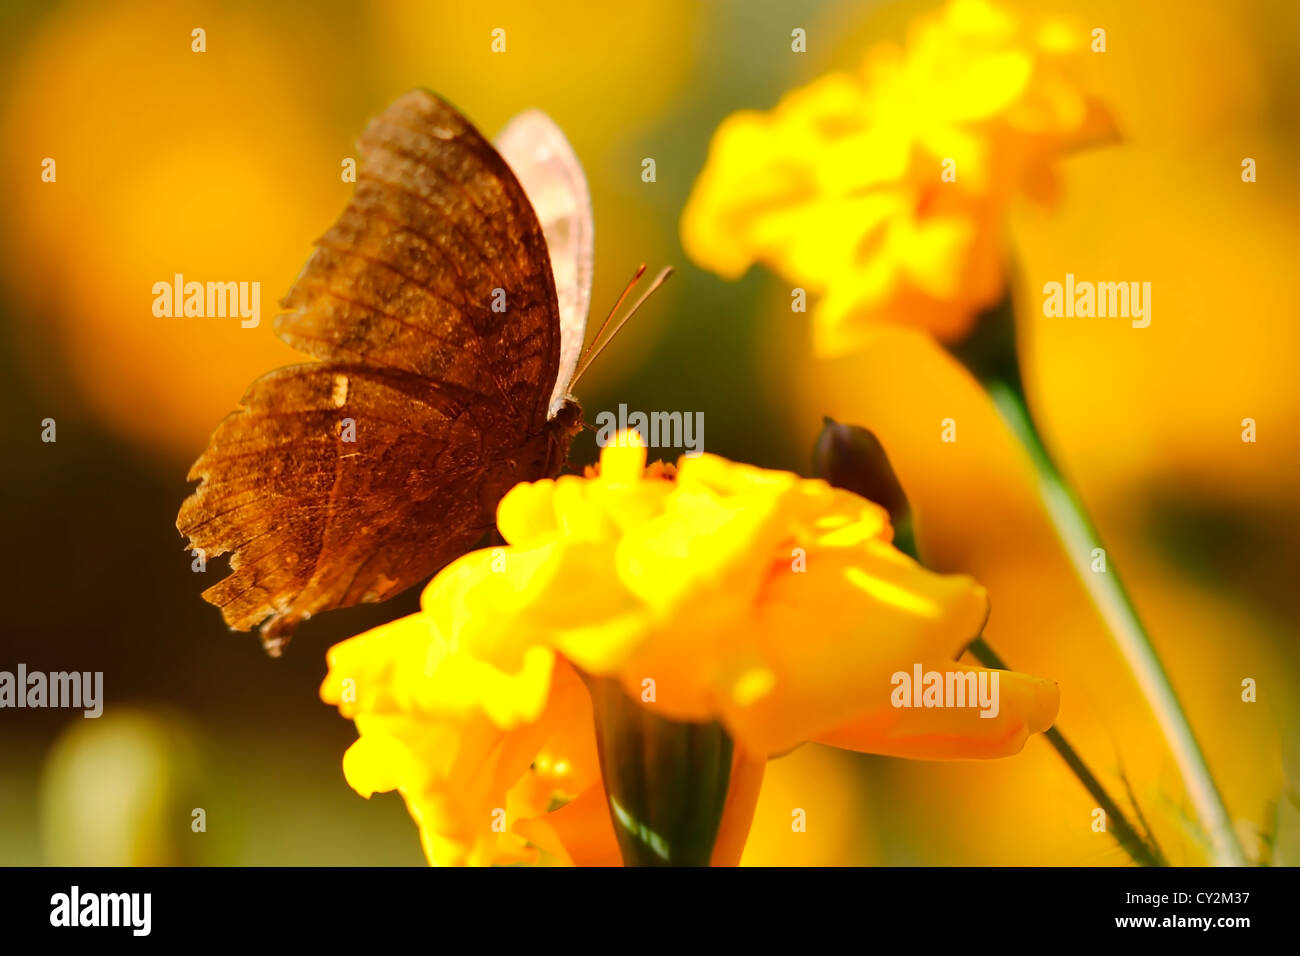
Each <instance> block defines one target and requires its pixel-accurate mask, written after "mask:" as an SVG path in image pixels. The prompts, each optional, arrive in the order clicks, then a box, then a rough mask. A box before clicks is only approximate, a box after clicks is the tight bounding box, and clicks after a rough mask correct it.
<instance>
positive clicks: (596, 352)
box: [569, 266, 673, 389]
mask: <svg viewBox="0 0 1300 956" xmlns="http://www.w3.org/2000/svg"><path fill="white" fill-rule="evenodd" d="M644 270H645V267H644V266H642V267H641V270H639V271H638V272H637V276H638V277H640V275H641V272H642V271H644ZM672 274H673V269H672V266H664V267H663V269H661V270H660V271H659V274H658V275H657V276H655V278H654V281H653V282H651V283H650V285H649V287H648V288H647V289H646V290H645V291H644V292H642V293H641V298H639V299H637V300H636V302H635V303H634V304H633V305H632V308H630V309H628V311H627V315H625V316H623V318H621V319H619V320H618V324H617V325H616V326H614V330H613V331H612V332H610V333H609V335H608V336H606V337H605V340H604V341H603V342H601V343H600V344H599V345H595V346H594V348H592V349H589V350H588V351H590V352H591V354H590V355H589V356H585V357H584V358H583V360H582V361H580V362H579V363H578V369H577V371H576V372H574V373H573V380H572V381H571V382H570V383H569V388H570V389H572V388H573V386H575V385H577V384H578V379H580V378H582V375H583V373H584V372H586V371H587V369H589V368H591V363H592V362H594V361H596V359H597V358H599V357H600V353H601V352H603V351H605V346H607V345H609V343H610V342H612V341H614V336H616V335H618V333H619V330H620V329H622V328H623V326H624V325H626V324H627V320H628V319H630V318H632V316H634V315H636V310H637V309H639V308H641V306H642V305H644V304H645V300H646V299H648V298H650V296H652V295H654V293H655V290H656V289H658V288H659V287H660V286H661V285H663V284H664V282H665V281H667V279H668V277H669V276H670V275H672ZM629 288H631V286H629ZM624 294H626V293H624ZM606 324H608V320H606ZM602 328H603V327H602ZM594 341H595V340H594V339H593V343H594Z"/></svg>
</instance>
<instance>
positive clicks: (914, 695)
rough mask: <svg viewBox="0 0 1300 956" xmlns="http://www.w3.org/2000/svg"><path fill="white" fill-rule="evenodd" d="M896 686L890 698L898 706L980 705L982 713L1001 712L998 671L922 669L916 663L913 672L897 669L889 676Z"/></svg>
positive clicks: (892, 684) (993, 713) (989, 715)
mask: <svg viewBox="0 0 1300 956" xmlns="http://www.w3.org/2000/svg"><path fill="white" fill-rule="evenodd" d="M889 683H890V685H891V686H892V687H893V688H894V691H893V693H892V694H890V695H889V702H890V703H891V704H892V705H893V706H895V707H971V708H976V707H978V708H979V712H980V716H981V717H989V718H993V717H996V716H997V715H998V711H999V710H1001V705H1000V704H999V702H998V672H997V671H975V670H970V671H947V672H946V673H945V672H942V671H922V668H921V665H920V664H913V665H912V673H910V674H909V673H908V672H907V671H895V672H894V674H893V676H892V677H890V679H889Z"/></svg>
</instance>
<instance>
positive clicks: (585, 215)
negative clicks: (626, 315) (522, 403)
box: [496, 110, 596, 417]
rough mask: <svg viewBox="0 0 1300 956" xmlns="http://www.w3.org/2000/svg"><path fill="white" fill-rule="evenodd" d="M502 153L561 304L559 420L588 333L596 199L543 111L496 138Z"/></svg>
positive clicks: (555, 394)
mask: <svg viewBox="0 0 1300 956" xmlns="http://www.w3.org/2000/svg"><path fill="white" fill-rule="evenodd" d="M496 145H497V149H498V150H500V152H501V155H502V157H504V159H505V160H506V162H507V163H509V164H510V168H511V169H513V170H514V172H515V175H516V176H517V177H518V178H519V182H520V184H522V185H523V187H524V191H525V192H526V193H527V194H528V198H529V200H531V201H532V204H533V210H534V211H535V212H536V213H537V218H538V221H540V222H541V225H542V231H543V233H545V235H546V246H547V249H548V250H549V252H550V256H551V268H552V270H553V271H554V274H555V291H556V294H557V296H558V299H559V304H560V363H559V374H558V375H557V376H556V380H555V387H554V389H552V391H551V396H550V404H549V414H550V415H551V416H552V417H554V415H555V413H556V412H557V411H558V410H559V408H560V406H561V405H562V404H563V403H564V400H565V399H566V398H572V396H571V395H569V382H570V381H571V380H572V378H573V372H574V369H575V368H576V367H577V365H578V355H579V353H580V352H581V351H582V343H583V340H584V339H585V338H586V334H587V310H588V308H589V307H590V305H591V282H592V274H593V261H594V255H595V237H596V230H595V223H594V222H593V219H592V215H591V194H590V192H588V190H587V177H586V176H585V175H584V174H583V171H582V164H581V163H579V162H578V157H577V154H576V153H574V151H573V147H572V146H570V145H569V141H568V140H567V139H565V137H564V133H563V132H562V131H561V130H560V128H559V127H558V126H557V125H556V124H555V122H554V121H553V120H552V119H551V118H550V117H549V116H547V115H546V114H545V113H543V112H541V111H540V110H528V111H526V112H524V113H520V114H519V115H518V116H516V117H515V118H514V119H512V120H511V121H510V122H509V123H507V124H506V126H505V128H504V129H502V130H501V132H500V133H499V134H497V138H496Z"/></svg>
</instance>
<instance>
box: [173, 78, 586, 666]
mask: <svg viewBox="0 0 1300 956" xmlns="http://www.w3.org/2000/svg"><path fill="white" fill-rule="evenodd" d="M360 152H361V159H362V164H361V170H360V172H359V175H358V182H357V189H356V192H355V194H354V196H353V198H352V200H351V201H350V202H349V203H348V206H347V208H346V209H345V210H344V212H343V214H342V215H341V216H340V218H339V220H338V222H337V223H335V224H334V226H333V227H332V228H331V229H330V230H329V231H328V232H326V233H325V235H324V236H322V237H321V238H320V239H319V240H318V242H317V246H316V249H315V251H314V252H313V254H312V256H311V258H310V259H309V261H308V263H307V265H306V266H305V268H304V269H303V272H302V275H301V276H300V277H299V279H298V281H297V282H296V283H295V285H294V287H293V289H292V290H291V291H290V293H289V295H288V297H287V298H286V299H285V301H284V305H285V307H286V308H288V309H291V310H292V311H291V312H290V313H288V314H286V315H282V316H280V317H279V318H278V319H277V321H276V331H277V333H278V334H279V335H280V336H281V337H282V338H283V339H285V341H287V342H289V343H290V344H291V345H293V346H295V347H297V348H299V349H301V350H302V351H304V352H307V353H308V354H311V355H313V356H316V357H317V358H319V359H322V360H323V361H321V362H318V363H312V364H307V365H299V366H292V367H289V368H283V369H278V370H276V371H274V372H271V373H270V374H268V375H265V376H263V377H262V378H260V379H258V380H257V381H256V382H254V383H253V385H252V386H251V387H250V388H249V390H248V392H247V394H245V396H244V398H243V400H242V402H241V405H240V408H239V409H237V410H236V411H235V412H234V413H233V414H231V415H230V416H228V417H227V418H226V419H225V421H223V422H222V423H221V425H220V426H218V428H217V429H216V431H215V432H214V433H213V436H212V439H211V441H210V443H209V445H208V449H207V451H205V452H204V454H203V455H202V457H200V458H199V460H198V461H197V462H196V463H195V465H194V467H193V468H192V469H191V472H190V479H191V480H194V479H201V483H200V485H199V487H198V488H197V489H196V490H195V491H194V493H193V494H192V495H191V496H190V497H189V498H188V499H187V500H186V501H185V503H184V504H183V505H182V507H181V511H180V515H179V517H178V519H177V527H178V528H179V529H180V531H181V532H182V534H185V535H187V536H188V537H189V539H190V545H189V546H190V547H191V548H197V549H202V550H203V551H204V552H205V553H206V554H207V555H208V556H214V555H217V554H221V553H226V552H233V554H232V557H231V561H230V565H231V574H230V576H229V577H227V578H225V579H224V580H222V581H221V582H219V583H218V584H216V585H214V586H213V587H211V588H209V589H208V590H207V591H205V592H204V595H203V596H204V597H205V598H206V599H207V600H209V601H211V602H212V603H214V604H216V605H218V606H220V607H221V610H222V614H223V616H224V617H225V619H226V622H227V623H228V624H230V626H232V627H234V628H236V629H238V630H248V629H250V628H251V627H254V626H256V625H258V624H259V623H260V624H261V625H262V639H263V642H264V643H265V645H266V646H267V649H268V650H270V651H272V652H273V653H274V652H278V650H279V648H280V647H281V646H282V645H283V643H284V642H285V641H287V640H288V637H289V635H290V634H291V632H292V630H293V628H294V627H295V626H296V624H297V623H298V622H299V621H301V620H303V619H305V618H307V617H310V616H311V615H312V614H314V613H317V612H319V611H322V610H328V609H330V608H334V607H343V606H348V605H351V604H356V603H358V602H361V601H367V600H382V599H383V598H385V597H388V596H390V595H392V594H395V593H397V592H398V591H400V590H403V589H404V588H406V587H409V586H410V585H411V584H414V583H415V582H417V581H419V580H420V579H422V578H424V577H427V576H428V575H429V574H432V573H433V572H435V571H437V570H438V569H439V568H440V567H442V566H443V565H444V564H446V563H447V562H448V561H449V560H451V559H453V558H455V557H456V556H458V555H459V554H460V553H462V552H463V551H464V550H465V549H466V548H468V547H469V546H470V545H472V544H473V543H474V541H475V540H477V538H479V537H480V536H481V535H482V534H483V533H484V532H485V531H486V530H488V529H490V528H491V527H492V524H493V515H494V511H495V506H496V503H497V501H498V500H499V499H500V497H501V495H502V494H504V493H505V491H506V490H508V489H509V488H510V487H511V486H512V485H513V484H514V483H515V482H517V481H522V480H531V479H535V478H538V477H540V476H541V475H542V474H544V473H546V472H547V471H548V470H550V469H551V468H552V467H553V466H554V461H553V459H554V458H555V455H556V453H557V452H556V449H555V448H554V447H553V445H554V438H553V432H552V430H550V429H547V428H546V427H545V426H546V412H547V407H548V401H549V397H550V392H551V389H552V386H553V383H554V382H555V377H556V371H557V368H558V364H559V338H560V321H559V313H558V306H557V303H556V295H555V285H554V279H553V277H552V274H551V268H550V261H549V258H548V256H547V251H546V244H545V238H544V236H543V234H542V230H541V226H540V224H539V223H538V221H537V217H536V215H535V214H534V213H533V209H532V207H531V205H530V204H529V201H528V198H527V196H526V195H525V193H524V191H523V189H522V187H521V186H520V185H519V183H518V181H517V180H516V179H515V177H514V175H513V173H512V172H511V171H510V170H509V168H508V167H507V165H506V163H505V162H504V161H503V160H502V159H501V158H500V156H499V155H498V154H497V152H496V151H495V150H494V149H493V147H492V146H491V145H490V144H489V143H488V142H487V141H486V140H484V139H483V138H482V137H481V136H480V135H479V134H478V132H477V131H475V130H474V128H473V127H472V126H471V125H470V124H469V123H468V122H467V121H466V120H465V119H464V118H463V117H461V116H460V114H459V113H457V112H456V111H455V110H454V109H453V108H452V107H451V106H449V105H448V104H446V103H445V102H443V101H442V100H440V99H438V98H437V97H435V96H434V95H433V94H431V93H428V92H425V91H414V92H412V93H408V94H406V95H404V96H402V97H401V98H399V99H398V100H396V101H395V102H394V103H393V104H392V105H391V106H389V107H388V109H387V110H385V111H384V113H383V114H382V115H380V116H379V117H378V118H376V119H375V120H374V121H372V122H371V124H370V125H369V126H368V127H367V129H366V131H365V133H364V134H363V136H362V138H361V142H360ZM494 306H497V307H499V308H501V309H502V311H497V310H496V308H494ZM565 450H567V449H565ZM560 453H561V454H562V453H563V450H562V451H561V452H560Z"/></svg>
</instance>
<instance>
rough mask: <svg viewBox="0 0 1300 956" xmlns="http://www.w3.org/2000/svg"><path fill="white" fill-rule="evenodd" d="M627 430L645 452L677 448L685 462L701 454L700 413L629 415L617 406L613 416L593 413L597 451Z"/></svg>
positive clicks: (701, 419)
mask: <svg viewBox="0 0 1300 956" xmlns="http://www.w3.org/2000/svg"><path fill="white" fill-rule="evenodd" d="M628 430H631V431H635V432H637V433H638V434H639V435H640V436H641V440H642V442H644V443H645V446H646V447H647V448H681V449H684V451H683V454H684V455H685V456H686V457H687V458H698V457H699V456H700V455H701V454H703V452H704V413H703V412H694V413H691V412H649V413H647V412H629V411H628V410H627V405H626V404H623V403H620V404H619V406H618V412H617V413H615V412H610V411H605V412H598V413H597V415H596V444H597V445H599V446H600V447H601V448H604V447H605V446H606V445H612V444H614V443H615V442H617V441H619V435H621V434H623V433H624V432H626V431H628Z"/></svg>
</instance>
